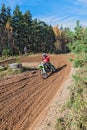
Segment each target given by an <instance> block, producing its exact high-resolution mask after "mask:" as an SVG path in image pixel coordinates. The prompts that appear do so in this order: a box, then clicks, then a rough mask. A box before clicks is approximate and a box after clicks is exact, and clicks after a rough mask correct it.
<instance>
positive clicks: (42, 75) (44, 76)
mask: <svg viewBox="0 0 87 130" xmlns="http://www.w3.org/2000/svg"><path fill="white" fill-rule="evenodd" d="M40 74H41V77H42V78H43V79H46V78H47V77H48V74H47V73H43V70H40Z"/></svg>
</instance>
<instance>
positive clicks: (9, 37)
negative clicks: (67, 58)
mask: <svg viewBox="0 0 87 130" xmlns="http://www.w3.org/2000/svg"><path fill="white" fill-rule="evenodd" d="M76 26H78V25H76ZM79 27H80V26H79ZM79 31H80V35H81V37H82V38H83V39H84V38H85V40H86V41H87V38H86V37H87V29H83V28H82V27H80V30H79ZM85 32H86V36H85ZM76 35H78V34H76V33H75V32H72V31H71V30H70V29H69V28H63V27H61V28H59V27H58V26H54V27H52V26H51V25H48V24H46V23H45V22H44V21H41V20H38V19H37V18H36V19H34V20H33V19H32V14H31V13H30V11H29V10H27V11H26V12H25V13H22V11H21V10H20V7H19V6H18V5H17V6H16V7H15V9H14V11H13V13H12V11H11V8H10V7H6V6H5V4H3V5H2V7H1V9H0V55H3V54H9V55H15V54H23V53H24V47H25V46H26V47H27V50H28V52H29V53H42V52H47V53H66V52H68V51H69V49H68V48H67V44H69V43H73V41H75V39H77V38H78V37H77V36H76Z"/></svg>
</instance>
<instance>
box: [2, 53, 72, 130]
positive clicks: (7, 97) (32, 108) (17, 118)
mask: <svg viewBox="0 0 87 130" xmlns="http://www.w3.org/2000/svg"><path fill="white" fill-rule="evenodd" d="M50 57H51V62H52V63H53V64H54V65H55V66H56V68H57V72H56V73H54V74H52V75H50V76H49V78H47V79H45V80H43V79H42V78H41V77H40V74H39V71H38V70H35V73H32V70H31V71H27V72H24V73H22V74H18V75H15V76H13V77H9V78H6V79H3V80H0V130H26V129H27V130H29V128H30V126H31V125H33V122H34V121H35V119H36V118H37V116H38V115H39V113H40V112H41V111H42V110H43V109H44V107H45V106H46V105H47V104H48V103H49V101H50V100H51V99H52V97H53V96H54V95H55V93H56V92H57V91H58V88H59V87H60V86H61V84H62V83H63V82H64V81H65V80H66V79H67V78H68V75H69V72H70V68H71V67H70V63H69V62H68V56H66V55H59V56H58V55H51V56H50ZM21 60H22V62H23V63H24V62H28V63H29V62H34V63H35V62H38V63H39V62H40V60H41V56H30V57H29V56H27V57H23V58H21Z"/></svg>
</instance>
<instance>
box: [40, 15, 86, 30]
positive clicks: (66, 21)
mask: <svg viewBox="0 0 87 130" xmlns="http://www.w3.org/2000/svg"><path fill="white" fill-rule="evenodd" d="M38 19H40V20H42V21H44V22H46V23H47V24H48V25H52V26H55V25H59V27H60V26H61V25H62V26H63V27H69V28H70V29H72V30H73V29H74V28H75V26H76V21H77V20H78V19H77V17H74V16H73V17H68V16H64V17H59V18H58V17H54V16H50V17H38ZM80 24H81V26H84V27H87V21H85V20H81V21H80Z"/></svg>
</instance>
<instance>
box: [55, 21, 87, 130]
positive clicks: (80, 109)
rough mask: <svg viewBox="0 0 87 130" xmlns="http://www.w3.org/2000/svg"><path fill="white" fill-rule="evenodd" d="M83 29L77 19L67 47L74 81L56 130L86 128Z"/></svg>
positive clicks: (86, 52)
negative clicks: (71, 53)
mask: <svg viewBox="0 0 87 130" xmlns="http://www.w3.org/2000/svg"><path fill="white" fill-rule="evenodd" d="M85 31H86V29H84V31H83V29H82V28H81V26H80V25H79V21H77V25H76V28H75V32H73V38H72V39H73V41H72V42H71V44H69V48H70V49H71V51H72V52H73V53H74V55H75V58H74V59H73V63H74V67H77V68H78V71H77V73H76V75H73V82H74V83H73V84H72V86H71V87H70V88H71V89H70V97H69V99H68V101H67V103H66V105H65V106H64V109H63V111H62V114H61V115H60V117H59V118H58V120H57V124H56V130H86V129H87V99H86V97H87V44H86V40H87V38H86V36H85ZM83 34H84V38H83ZM70 60H71V61H72V59H70Z"/></svg>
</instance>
